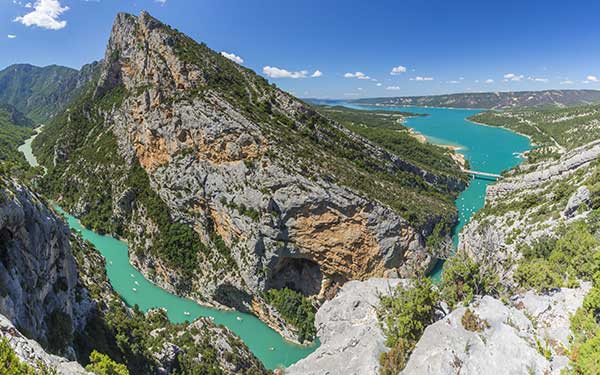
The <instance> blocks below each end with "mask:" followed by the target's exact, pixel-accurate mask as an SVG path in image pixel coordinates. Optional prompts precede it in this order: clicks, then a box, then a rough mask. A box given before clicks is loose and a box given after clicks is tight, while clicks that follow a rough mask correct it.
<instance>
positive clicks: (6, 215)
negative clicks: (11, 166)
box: [0, 175, 93, 359]
mask: <svg viewBox="0 0 600 375" xmlns="http://www.w3.org/2000/svg"><path fill="white" fill-rule="evenodd" d="M69 237H70V234H69V229H68V227H67V226H66V225H65V224H64V223H63V222H62V220H60V219H59V218H58V217H57V216H56V215H55V214H54V213H53V212H52V211H51V210H50V209H48V208H47V207H46V206H45V205H44V203H43V202H42V201H41V200H40V198H39V197H38V196H37V195H35V194H34V193H32V192H31V191H30V190H29V189H27V188H26V187H25V186H23V185H22V184H20V183H18V182H17V181H15V180H13V179H10V178H7V177H5V176H1V175H0V288H1V290H0V314H2V315H4V316H5V317H6V318H7V319H8V320H10V321H11V322H12V323H13V324H14V325H15V326H16V327H17V329H19V330H20V331H21V332H23V333H25V334H26V335H27V336H28V337H30V338H33V339H35V340H37V341H39V342H40V343H42V344H43V345H44V346H45V347H47V348H50V350H52V351H53V352H55V353H62V354H64V355H66V356H68V357H70V358H72V359H74V358H75V354H74V351H73V347H72V346H73V342H72V339H73V335H74V333H75V332H77V331H81V330H82V329H83V328H84V326H85V324H86V322H87V317H88V315H89V312H90V310H91V309H92V308H93V303H92V301H91V300H90V298H89V295H88V292H87V290H86V289H85V288H84V287H83V286H82V285H81V283H80V280H79V277H78V274H77V265H76V263H75V260H74V258H73V255H72V254H71V250H70V246H69Z"/></svg>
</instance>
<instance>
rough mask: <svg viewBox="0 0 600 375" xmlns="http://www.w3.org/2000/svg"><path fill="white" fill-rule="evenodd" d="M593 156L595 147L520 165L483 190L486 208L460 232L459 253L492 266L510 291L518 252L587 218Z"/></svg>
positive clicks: (599, 146) (593, 175) (598, 149)
mask: <svg viewBox="0 0 600 375" xmlns="http://www.w3.org/2000/svg"><path fill="white" fill-rule="evenodd" d="M599 156H600V143H599V142H598V141H595V142H592V143H590V144H588V145H585V146H582V147H579V148H577V149H574V150H572V151H570V152H568V153H566V154H564V155H563V156H561V157H560V158H559V159H558V160H553V161H542V162H539V163H535V164H524V165H523V166H521V167H519V170H518V171H513V173H511V174H509V175H508V177H507V178H504V179H502V180H500V181H499V182H497V183H495V184H492V185H490V186H488V189H487V194H486V206H485V207H484V209H483V210H481V211H480V212H478V213H477V214H476V215H475V217H474V219H473V220H471V222H470V223H469V224H467V225H466V226H465V228H464V229H463V231H462V232H461V234H460V244H459V249H460V250H461V251H466V252H467V253H468V254H469V255H471V256H473V257H474V258H475V259H478V260H479V261H483V262H486V263H488V264H494V265H495V269H496V270H497V271H498V273H499V274H500V276H501V278H502V279H503V281H504V282H505V283H506V284H508V285H513V283H512V281H511V277H512V273H513V271H514V268H515V266H516V260H518V259H519V258H520V257H521V254H520V252H519V250H518V248H519V246H522V245H523V244H531V243H532V242H533V241H535V240H537V239H540V238H542V237H548V236H549V237H556V232H557V229H558V228H559V227H560V226H562V225H564V224H569V223H572V222H574V221H577V220H579V219H582V218H585V217H586V216H587V215H588V214H589V213H590V212H591V210H592V206H591V205H592V199H593V197H592V195H593V193H591V189H592V188H593V186H594V185H595V184H596V183H597V179H598V177H597V176H598V164H597V160H598V157H599ZM517 172H518V173H517Z"/></svg>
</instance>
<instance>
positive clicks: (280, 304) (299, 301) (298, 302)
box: [265, 288, 317, 342]
mask: <svg viewBox="0 0 600 375" xmlns="http://www.w3.org/2000/svg"><path fill="white" fill-rule="evenodd" d="M265 299H266V301H267V302H268V303H269V304H271V305H273V307H275V309H277V311H278V312H279V313H280V314H281V316H282V317H283V319H285V321H286V322H288V323H289V324H291V325H293V326H294V327H296V328H297V329H298V340H299V341H300V342H304V341H305V340H306V341H312V340H313V339H314V338H315V335H316V333H317V331H316V328H315V308H314V306H313V305H312V303H311V302H310V301H309V300H308V299H307V298H306V297H304V296H303V295H302V293H300V292H296V291H295V290H292V289H289V288H283V289H270V290H268V291H267V292H266V293H265Z"/></svg>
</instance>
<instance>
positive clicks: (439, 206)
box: [34, 12, 465, 310]
mask: <svg viewBox="0 0 600 375" xmlns="http://www.w3.org/2000/svg"><path fill="white" fill-rule="evenodd" d="M34 149H35V150H36V153H37V154H38V155H39V157H40V159H41V160H42V161H43V163H44V164H45V165H46V166H47V167H49V168H50V169H49V173H48V176H47V178H46V187H47V190H48V192H49V194H50V195H51V196H53V197H55V198H57V199H59V200H61V204H62V205H63V206H64V207H65V208H67V209H69V210H70V211H71V212H73V213H74V214H76V215H78V216H80V217H82V219H83V221H84V223H89V225H90V226H92V227H94V228H95V229H97V230H106V231H109V232H112V233H115V234H118V235H122V236H126V237H127V238H128V240H129V243H130V245H131V246H130V248H131V250H132V252H131V260H132V263H133V264H134V265H135V266H136V267H138V268H139V269H141V270H142V272H144V274H145V275H147V276H148V277H149V278H151V279H152V280H153V281H154V282H155V283H157V284H158V285H160V286H162V287H164V288H166V289H168V290H172V291H176V292H178V293H180V294H185V295H188V296H190V297H192V298H195V299H196V300H198V301H201V302H204V303H210V304H217V305H228V306H234V307H237V308H241V309H250V310H252V309H253V307H252V306H254V309H256V306H259V305H261V304H262V298H261V297H260V294H261V292H262V291H265V290H267V289H270V288H282V287H285V286H287V287H290V288H292V289H296V290H299V291H302V292H303V293H304V294H306V295H308V296H316V297H318V298H317V299H319V300H322V299H325V298H327V297H330V296H332V295H333V294H334V293H335V291H336V289H337V288H338V287H339V286H340V285H342V284H343V283H345V282H346V281H348V280H353V279H365V278H368V277H373V276H381V275H383V273H384V272H385V271H386V270H389V269H398V270H399V272H400V274H403V275H405V274H406V275H407V274H410V273H411V272H413V271H415V270H418V269H420V270H422V269H427V268H429V267H430V266H432V264H433V262H434V257H433V256H432V254H431V253H432V252H433V251H434V250H433V249H427V248H426V238H427V237H428V236H430V235H432V233H434V232H435V234H436V235H437V236H441V237H442V240H446V243H448V240H449V235H450V230H449V228H450V227H451V225H452V223H454V222H455V220H456V212H455V208H454V206H453V204H452V197H454V196H455V195H456V194H457V192H459V191H460V190H462V189H463V188H464V186H465V181H464V180H463V179H461V178H458V177H455V175H450V174H448V175H446V174H442V173H433V172H432V171H430V170H427V169H424V168H422V167H419V166H416V165H413V164H411V163H410V162H407V161H406V160H403V159H402V157H401V155H394V154H391V153H389V152H387V151H385V150H383V149H381V148H379V147H377V146H375V145H373V144H371V143H370V142H368V141H366V140H365V139H363V138H362V137H360V136H358V135H356V134H354V133H351V132H350V131H348V130H347V129H346V128H344V127H342V126H341V125H339V124H337V123H335V122H333V121H331V120H329V119H327V118H324V117H322V116H321V115H319V114H318V113H316V112H315V111H314V110H312V109H311V108H310V107H309V106H307V105H305V104H304V103H302V102H301V101H299V100H297V99H295V98H294V97H292V96H290V95H289V94H287V93H285V92H283V91H281V90H278V89H277V88H275V87H274V86H271V85H269V84H268V83H267V82H266V81H265V80H264V79H262V78H261V77H259V76H257V75H255V74H254V73H253V72H252V71H250V70H248V69H246V68H244V67H242V66H239V65H237V64H235V63H234V62H232V61H229V60H227V59H226V58H224V57H223V56H221V55H220V54H218V53H215V52H214V51H212V50H210V49H209V48H208V47H206V46H205V45H203V44H197V43H196V42H194V41H193V40H191V39H190V38H188V37H186V36H185V35H182V34H180V33H179V32H177V31H176V30H174V29H171V28H170V27H168V26H166V25H164V24H162V23H160V22H159V21H157V20H156V19H154V18H152V17H151V16H150V15H148V14H147V13H144V12H143V13H142V14H141V15H140V16H139V17H135V16H131V15H127V14H119V15H118V16H117V19H116V21H115V24H114V26H113V29H112V33H111V36H110V40H109V43H108V47H107V52H106V57H105V61H104V65H103V68H102V72H101V74H100V79H99V80H98V82H97V83H96V84H95V85H93V86H92V87H90V89H89V91H88V93H87V96H85V98H84V99H82V100H80V103H79V104H78V105H76V106H74V107H73V108H71V110H70V111H69V112H67V113H65V114H63V115H62V116H61V117H60V118H59V119H58V120H57V121H55V122H54V123H53V124H51V125H50V126H48V127H47V128H46V129H45V131H44V133H42V134H41V135H40V137H38V139H36V143H34ZM408 203H410V204H411V205H410V207H414V206H415V205H417V206H418V207H420V209H418V210H416V211H415V210H413V209H409V206H408ZM190 228H193V233H190V232H189V229H190ZM438 243H439V242H438ZM441 243H444V241H441Z"/></svg>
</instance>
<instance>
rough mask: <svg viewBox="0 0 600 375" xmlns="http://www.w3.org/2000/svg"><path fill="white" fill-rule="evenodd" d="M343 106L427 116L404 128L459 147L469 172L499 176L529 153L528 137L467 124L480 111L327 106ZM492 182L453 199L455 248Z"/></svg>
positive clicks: (476, 183) (477, 182) (436, 275)
mask: <svg viewBox="0 0 600 375" xmlns="http://www.w3.org/2000/svg"><path fill="white" fill-rule="evenodd" d="M327 104H330V105H332V104H337V105H344V106H346V107H349V108H354V109H361V110H388V111H398V112H412V113H421V114H428V115H429V116H427V117H409V118H408V119H407V120H406V123H405V124H404V125H406V126H407V127H409V128H412V129H414V130H415V131H417V132H419V133H421V134H422V135H424V136H425V137H426V138H427V140H428V141H429V142H430V143H435V144H440V145H450V146H455V147H459V148H460V149H459V150H458V152H459V153H461V154H463V155H464V156H465V159H466V160H468V161H469V164H470V168H471V169H472V170H476V171H480V172H488V173H494V174H500V173H501V172H502V171H505V170H508V169H510V168H513V167H515V166H516V165H518V164H519V163H520V162H521V161H522V160H523V159H522V157H521V154H522V153H523V152H525V151H527V150H530V149H531V144H530V142H529V139H528V138H527V137H524V136H522V135H519V134H516V133H513V132H511V131H509V130H506V129H502V128H498V127H491V126H483V125H478V124H475V123H473V122H471V121H468V120H467V117H470V116H473V115H474V114H476V113H479V112H481V111H480V110H472V109H448V108H429V107H428V108H423V107H381V106H368V105H356V104H352V103H345V102H340V103H331V102H329V103H327ZM492 182H494V180H493V179H487V178H474V179H471V182H470V184H469V187H468V188H467V189H466V190H464V191H463V192H462V193H461V194H460V195H459V196H458V198H457V199H456V201H455V204H456V208H457V209H458V224H457V225H456V227H455V228H454V232H453V240H454V246H455V248H456V247H458V239H459V238H458V233H460V231H461V229H462V228H463V227H464V226H465V224H466V223H468V222H469V220H470V219H471V217H472V216H473V215H474V214H475V213H476V212H477V211H478V210H479V209H481V208H482V207H483V205H484V203H485V188H486V186H487V185H489V184H490V183H492ZM442 265H443V262H441V261H440V262H438V264H437V265H436V267H435V269H434V270H433V271H432V273H431V277H432V278H433V279H434V280H435V281H439V280H440V277H441V274H442Z"/></svg>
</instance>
